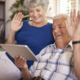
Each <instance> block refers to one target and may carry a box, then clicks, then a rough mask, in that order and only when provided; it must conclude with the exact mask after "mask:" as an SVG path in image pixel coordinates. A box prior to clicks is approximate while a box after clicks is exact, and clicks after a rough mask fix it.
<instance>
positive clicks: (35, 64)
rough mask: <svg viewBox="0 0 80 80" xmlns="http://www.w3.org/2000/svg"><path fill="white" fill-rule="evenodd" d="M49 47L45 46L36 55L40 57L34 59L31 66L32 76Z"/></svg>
mask: <svg viewBox="0 0 80 80" xmlns="http://www.w3.org/2000/svg"><path fill="white" fill-rule="evenodd" d="M47 48H48V46H47V47H45V48H44V49H42V50H41V51H40V53H39V54H38V55H36V57H37V58H38V61H34V63H33V65H32V66H31V67H30V68H29V72H30V73H31V75H32V76H33V74H34V72H35V70H36V68H37V65H38V63H39V61H40V59H41V57H42V55H44V54H45V53H46V50H47Z"/></svg>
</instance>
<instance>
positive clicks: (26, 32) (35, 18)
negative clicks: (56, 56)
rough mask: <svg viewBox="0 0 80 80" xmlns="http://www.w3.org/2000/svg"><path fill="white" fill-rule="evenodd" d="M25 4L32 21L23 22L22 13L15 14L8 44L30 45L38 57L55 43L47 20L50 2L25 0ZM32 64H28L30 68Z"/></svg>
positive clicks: (45, 0) (50, 25)
mask: <svg viewBox="0 0 80 80" xmlns="http://www.w3.org/2000/svg"><path fill="white" fill-rule="evenodd" d="M24 4H25V7H26V9H27V10H28V11H29V16H30V18H31V19H32V20H24V21H23V22H22V18H23V15H22V13H18V14H15V16H14V18H13V20H12V22H11V26H10V31H9V36H8V40H7V44H21V45H28V47H29V48H30V49H31V50H32V51H33V53H34V54H35V55H37V54H38V53H39V52H40V50H41V49H43V48H44V47H46V46H47V45H49V44H51V43H53V42H54V39H53V36H52V24H51V23H49V22H47V21H46V19H45V14H46V12H47V7H48V4H49V1H48V0H25V2H24ZM7 55H8V54H7ZM31 64H32V63H31V62H28V66H29V67H30V65H31Z"/></svg>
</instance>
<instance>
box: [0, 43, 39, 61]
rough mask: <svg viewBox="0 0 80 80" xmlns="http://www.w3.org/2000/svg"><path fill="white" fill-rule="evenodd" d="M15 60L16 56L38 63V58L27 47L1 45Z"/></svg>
mask: <svg viewBox="0 0 80 80" xmlns="http://www.w3.org/2000/svg"><path fill="white" fill-rule="evenodd" d="M0 46H1V47H2V48H3V49H4V50H5V51H7V52H8V53H9V54H10V56H12V57H13V58H14V57H15V56H16V55H20V56H23V57H24V58H25V59H26V60H32V61H38V59H37V57H36V56H35V55H34V53H33V52H32V51H31V50H30V48H29V47H28V46H27V45H15V44H0Z"/></svg>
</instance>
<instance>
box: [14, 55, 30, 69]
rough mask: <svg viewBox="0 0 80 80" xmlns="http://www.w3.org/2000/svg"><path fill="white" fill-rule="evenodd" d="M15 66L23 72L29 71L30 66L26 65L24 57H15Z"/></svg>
mask: <svg viewBox="0 0 80 80" xmlns="http://www.w3.org/2000/svg"><path fill="white" fill-rule="evenodd" d="M15 65H16V66H17V67H18V68H21V69H22V70H25V69H28V66H27V64H26V59H25V58H24V57H22V56H18V55H17V56H16V57H15Z"/></svg>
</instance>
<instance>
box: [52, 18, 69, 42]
mask: <svg viewBox="0 0 80 80" xmlns="http://www.w3.org/2000/svg"><path fill="white" fill-rule="evenodd" d="M65 20H66V19H64V18H61V19H56V20H54V21H53V36H54V39H55V42H56V43H60V42H64V41H65V42H66V41H67V40H69V39H70V37H69V35H68V33H67V31H66V25H65Z"/></svg>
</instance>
